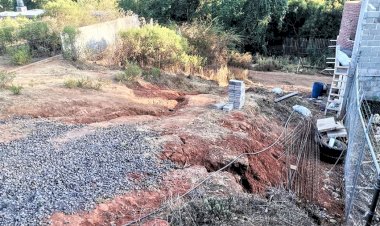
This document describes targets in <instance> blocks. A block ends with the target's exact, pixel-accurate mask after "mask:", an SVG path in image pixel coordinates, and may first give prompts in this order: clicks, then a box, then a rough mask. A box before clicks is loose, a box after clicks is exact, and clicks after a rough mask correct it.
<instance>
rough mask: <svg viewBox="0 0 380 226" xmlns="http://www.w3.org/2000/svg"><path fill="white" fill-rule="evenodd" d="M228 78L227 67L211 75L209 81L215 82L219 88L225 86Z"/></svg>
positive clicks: (229, 74) (229, 73) (229, 72)
mask: <svg viewBox="0 0 380 226" xmlns="http://www.w3.org/2000/svg"><path fill="white" fill-rule="evenodd" d="M230 76H231V71H230V70H229V69H228V67H227V66H223V67H221V68H219V69H218V70H217V71H216V73H214V74H213V75H212V77H211V79H212V80H214V81H216V82H217V83H218V84H219V86H227V85H228V80H229V78H230Z"/></svg>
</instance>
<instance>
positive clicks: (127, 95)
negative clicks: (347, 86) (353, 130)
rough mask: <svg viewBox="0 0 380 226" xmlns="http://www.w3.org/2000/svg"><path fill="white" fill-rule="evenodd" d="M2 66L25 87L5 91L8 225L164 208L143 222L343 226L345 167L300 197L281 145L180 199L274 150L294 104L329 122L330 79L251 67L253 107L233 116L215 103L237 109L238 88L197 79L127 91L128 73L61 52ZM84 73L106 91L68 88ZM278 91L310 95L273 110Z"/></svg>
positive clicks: (0, 159)
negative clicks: (322, 86) (316, 90)
mask: <svg viewBox="0 0 380 226" xmlns="http://www.w3.org/2000/svg"><path fill="white" fill-rule="evenodd" d="M2 69H6V70H14V71H15V73H16V78H15V80H14V84H19V85H22V86H23V89H22V94H21V95H13V94H12V93H11V92H10V91H8V90H0V176H1V179H2V181H4V183H3V185H2V186H0V189H1V190H3V191H4V192H2V193H3V194H2V195H0V200H1V201H0V224H1V223H5V224H7V223H12V222H16V223H17V222H18V223H20V224H34V223H37V224H41V223H48V224H51V225H126V224H128V223H130V222H132V221H133V220H137V219H139V218H140V217H142V216H144V215H146V214H149V213H151V212H152V211H155V210H157V209H158V208H160V207H162V206H163V205H166V206H169V208H165V209H163V210H162V211H160V212H157V213H156V214H154V215H152V216H150V217H148V218H146V219H144V221H141V222H139V224H141V225H168V224H169V223H170V224H173V225H181V224H182V225H188V224H194V225H198V224H203V225H205V224H214V225H220V224H225V225H226V222H228V223H227V224H228V225H263V224H264V225H274V224H275V225H289V224H291V225H314V224H315V225H339V224H340V223H341V222H342V218H343V197H342V194H343V190H342V189H343V188H342V178H343V172H342V171H343V170H342V166H341V165H339V164H338V165H336V166H333V165H332V164H327V163H323V162H320V163H319V166H320V168H319V171H320V172H319V176H320V184H319V186H318V188H315V189H318V194H319V195H318V197H317V200H316V201H315V202H309V201H308V200H304V199H302V197H295V196H294V195H292V194H291V193H290V192H287V191H286V189H285V187H286V186H285V184H284V183H285V177H284V173H283V172H284V167H285V162H284V160H283V158H282V156H283V152H284V147H283V146H282V145H281V144H278V145H275V146H273V147H272V148H270V149H269V150H268V151H265V152H263V153H261V154H259V155H255V156H249V157H247V156H244V157H242V158H240V159H239V160H237V161H236V162H235V163H234V164H233V165H232V166H231V167H229V168H228V170H226V171H222V172H217V173H216V174H215V175H213V176H212V177H211V178H210V180H207V181H206V182H205V183H204V184H202V185H201V186H200V187H199V188H197V189H195V190H194V191H192V192H191V193H190V194H189V195H188V196H186V197H184V198H182V199H180V200H177V197H179V196H181V195H182V194H184V193H185V192H187V191H188V190H189V189H190V188H192V187H193V186H194V185H195V184H196V183H197V182H199V181H201V180H202V179H203V178H206V177H207V176H209V175H210V173H212V172H215V171H217V170H218V169H219V168H221V167H223V166H224V165H225V164H227V163H229V162H230V161H231V160H233V159H234V158H236V157H237V156H238V155H240V154H242V153H247V152H257V151H260V150H262V149H263V148H265V147H267V146H269V145H270V144H272V143H273V142H274V141H275V140H276V139H277V138H278V137H279V136H280V135H281V133H282V131H283V129H284V124H285V121H286V120H287V118H288V117H289V115H290V114H291V112H292V106H294V105H296V104H298V105H303V106H305V107H308V108H309V109H310V110H312V112H313V114H314V115H316V116H321V115H322V114H323V112H322V111H321V105H322V103H319V102H313V101H311V100H309V99H308V97H309V96H310V91H311V87H312V84H313V82H316V81H321V82H325V83H330V80H331V78H330V77H328V76H323V75H301V74H289V73H282V72H265V73H264V72H256V71H250V73H249V76H248V79H247V81H245V83H246V86H247V91H246V92H247V93H246V104H245V107H244V108H243V109H242V110H233V111H232V112H228V113H226V112H223V111H221V110H216V109H213V108H212V107H211V106H212V104H214V103H220V102H227V98H228V97H227V96H228V95H227V88H226V87H219V86H217V84H216V83H215V82H212V81H207V80H204V79H201V78H199V77H195V76H184V75H181V76H174V75H165V76H163V77H162V78H161V79H162V81H159V82H157V83H153V82H147V81H143V80H139V81H137V82H133V83H131V84H127V85H125V84H123V83H118V82H115V81H114V80H113V78H114V76H115V75H116V74H117V73H119V72H120V71H118V70H111V69H107V68H102V67H98V66H93V65H90V66H86V67H81V68H78V67H75V66H74V65H72V64H71V63H69V62H66V61H65V60H63V59H62V58H61V57H55V58H53V59H51V60H48V61H45V62H43V63H37V64H34V65H30V66H27V67H22V68H16V67H13V66H9V65H7V66H4V67H3V68H2ZM83 76H85V77H89V78H92V79H100V81H102V83H103V86H102V88H101V90H91V89H78V88H73V89H69V88H66V87H65V86H64V81H65V80H66V79H67V78H69V77H74V78H78V77H83ZM274 87H280V88H282V89H283V90H284V91H285V92H293V91H299V92H300V94H299V95H298V96H295V97H292V98H289V99H287V100H284V101H282V102H279V103H274V99H275V98H276V97H278V96H277V95H276V94H274V93H272V92H271V90H272V89H273V88H274ZM15 150H16V151H15ZM33 153H36V154H35V155H34V154H33ZM124 153H125V154H124ZM46 156H48V157H46ZM115 156H116V157H115ZM60 158H62V159H60ZM330 169H332V170H330ZM81 181H82V182H81ZM31 184H33V185H34V186H31ZM205 203H206V204H207V205H206V204H205ZM210 203H211V204H210ZM210 206H211V207H210ZM220 206H223V208H221V207H220ZM225 206H228V208H227V207H225ZM245 207H246V208H245ZM226 208H227V209H226ZM200 212H202V213H204V215H202V216H201V217H200V216H199V213H200ZM208 213H209V215H207V214H208ZM195 216H197V217H195ZM227 220H228V221H227ZM30 222H31V223H30Z"/></svg>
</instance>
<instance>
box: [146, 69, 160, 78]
mask: <svg viewBox="0 0 380 226" xmlns="http://www.w3.org/2000/svg"><path fill="white" fill-rule="evenodd" d="M143 77H144V79H147V80H156V79H157V78H160V77H161V70H160V69H159V68H156V67H153V68H151V69H150V70H148V71H143Z"/></svg>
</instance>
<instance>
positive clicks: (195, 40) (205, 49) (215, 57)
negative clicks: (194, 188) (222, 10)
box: [180, 21, 240, 68]
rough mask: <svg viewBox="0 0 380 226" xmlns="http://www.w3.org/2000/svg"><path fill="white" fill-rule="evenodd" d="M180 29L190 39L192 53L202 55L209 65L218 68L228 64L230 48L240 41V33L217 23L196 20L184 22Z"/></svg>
mask: <svg viewBox="0 0 380 226" xmlns="http://www.w3.org/2000/svg"><path fill="white" fill-rule="evenodd" d="M180 31H181V33H182V35H183V36H184V37H185V38H187V39H188V41H189V44H190V48H191V54H193V55H197V56H201V57H202V58H204V59H205V61H206V62H205V63H206V64H207V65H212V66H214V67H216V68H219V67H221V66H225V65H227V62H228V51H229V49H230V48H233V47H234V46H235V45H236V44H238V43H240V37H239V36H238V35H235V34H234V33H233V32H230V31H226V30H224V29H223V28H222V27H221V26H219V25H218V24H215V23H214V24H212V23H209V22H201V21H195V22H193V23H191V24H183V25H182V26H181V28H180Z"/></svg>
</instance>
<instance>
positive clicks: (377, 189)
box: [365, 175, 380, 226]
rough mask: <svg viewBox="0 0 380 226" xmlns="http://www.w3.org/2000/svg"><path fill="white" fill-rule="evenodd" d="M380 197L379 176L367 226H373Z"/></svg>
mask: <svg viewBox="0 0 380 226" xmlns="http://www.w3.org/2000/svg"><path fill="white" fill-rule="evenodd" d="M379 195H380V175H378V176H377V182H376V185H375V193H374V194H373V198H372V203H371V208H370V209H369V213H368V217H367V222H366V224H365V225H366V226H371V224H372V219H373V216H374V215H375V210H376V206H377V201H379Z"/></svg>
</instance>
